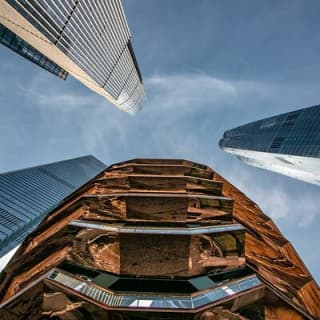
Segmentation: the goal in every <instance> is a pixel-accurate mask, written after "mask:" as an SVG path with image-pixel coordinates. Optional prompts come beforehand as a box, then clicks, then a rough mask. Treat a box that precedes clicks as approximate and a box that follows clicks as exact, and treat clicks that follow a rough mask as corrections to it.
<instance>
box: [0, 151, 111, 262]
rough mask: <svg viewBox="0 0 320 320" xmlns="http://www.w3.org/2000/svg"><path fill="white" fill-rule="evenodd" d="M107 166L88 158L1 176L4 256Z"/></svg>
mask: <svg viewBox="0 0 320 320" xmlns="http://www.w3.org/2000/svg"><path fill="white" fill-rule="evenodd" d="M105 167H106V166H105V165H104V164H103V163H102V162H100V161H99V160H97V159H96V158H94V157H93V156H85V157H81V158H76V159H70V160H65V161H60V162H55V163H51V164H47V165H42V166H38V167H34V168H28V169H23V170H19V171H14V172H8V173H3V174H0V257H1V256H3V255H5V254H6V253H7V252H9V251H10V250H11V249H13V248H15V247H16V246H17V245H19V244H20V243H21V242H22V241H23V239H24V238H25V237H26V236H27V235H28V234H29V233H30V232H32V231H33V230H34V229H35V228H36V227H37V225H38V224H39V223H40V222H41V220H42V219H43V217H44V216H45V215H46V214H47V212H48V211H50V210H52V209H53V208H54V207H55V206H56V205H57V204H58V203H59V202H60V201H62V200H63V199H64V198H66V197H67V196H68V195H70V194H71V193H72V192H73V191H75V190H76V189H77V188H79V187H80V186H82V185H83V184H85V183H86V182H88V181H89V180H90V179H92V178H93V177H95V176H96V175H97V174H98V173H100V172H101V171H102V170H103V169H105Z"/></svg>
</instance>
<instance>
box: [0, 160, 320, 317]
mask: <svg viewBox="0 0 320 320" xmlns="http://www.w3.org/2000/svg"><path fill="white" fill-rule="evenodd" d="M239 223H240V224H241V225H243V226H244V227H245V228H246V230H244V229H242V228H240V227H241V226H240V225H239ZM121 226H122V227H123V228H121ZM208 228H209V229H208ZM215 228H216V229H215ZM214 230H218V231H214ZM66 262H68V263H67V264H66ZM52 270H58V271H57V272H58V273H59V272H60V271H59V270H61V272H62V275H63V274H64V273H65V274H66V276H68V277H71V278H72V279H74V280H72V281H73V282H71V284H69V285H67V282H65V283H64V281H62V280H61V281H60V282H59V281H56V280H55V278H54V277H55V275H54V276H52V272H53V271H52ZM83 270H87V271H85V273H86V274H87V275H83V274H82V273H81V272H84V271H83ZM233 270H234V271H233ZM237 270H240V271H241V270H242V271H241V274H243V275H241V277H243V279H246V277H248V276H252V275H254V274H255V273H256V274H257V275H258V277H259V278H260V280H261V281H262V283H261V284H260V285H256V286H254V287H252V288H247V289H243V290H242V291H241V290H240V291H239V292H238V293H237V292H236V291H233V290H235V289H232V290H231V289H230V288H231V286H232V283H234V281H237V279H238V278H237V277H240V276H237V274H238V273H237V272H238V271H237ZM245 270H247V271H245ZM240 271H239V272H240ZM55 272H56V271H55ZM70 272H71V273H70ZM233 272H234V277H235V278H234V279H231V278H230V279H231V280H230V279H229V278H228V279H229V280H228V281H229V282H223V281H227V280H223V281H222V282H221V283H222V284H219V286H220V287H217V288H220V289H219V290H222V291H221V292H227V294H224V295H222V296H221V297H220V298H217V299H215V300H210V301H209V300H208V301H206V300H205V299H204V298H203V299H204V300H203V301H204V302H203V304H202V305H199V306H196V305H194V306H192V305H191V306H192V307H190V308H189V307H187V308H185V309H183V310H182V309H181V308H182V305H181V308H180V309H179V308H176V307H175V309H170V307H168V308H167V309H161V308H157V307H153V308H151V307H150V306H149V307H147V305H148V303H149V302H143V303H144V304H145V305H144V306H143V307H142V308H141V306H140V307H139V306H138V305H135V304H134V303H135V302H132V303H131V306H130V308H129V306H126V307H124V306H120V304H119V306H118V305H117V306H116V307H115V306H114V305H113V304H111V302H110V301H111V300H112V299H113V300H114V299H115V297H116V295H117V294H119V295H121V294H128V292H131V291H132V290H133V291H132V292H134V291H136V292H140V291H141V293H139V294H140V295H141V294H142V295H145V296H148V295H150V292H149V291H150V290H151V292H153V294H155V295H157V296H158V297H162V296H163V297H164V296H166V295H168V293H166V290H169V291H170V292H171V291H172V292H175V293H174V294H173V296H172V297H173V298H172V299H173V300H174V299H179V296H180V297H186V299H189V298H190V299H191V298H192V297H193V296H195V295H201V294H203V295H205V294H206V292H207V291H208V290H209V289H210V288H211V287H210V285H209V286H208V283H209V284H210V283H211V286H214V284H215V283H218V282H217V281H221V280H217V279H220V278H221V277H223V276H224V275H225V274H226V275H228V277H229V276H230V275H232V274H233ZM243 272H246V273H243ZM98 274H99V276H98V277H97V275H98ZM239 274H240V273H239ZM62 275H61V276H62ZM88 277H89V278H90V277H92V278H90V279H89V278H88ZM197 277H200V278H199V280H195V282H193V280H192V279H198V278H197ZM201 277H202V278H201ZM210 277H211V278H210ZM219 277H220V278H219ZM71 278H70V279H71ZM61 279H62V278H61ZM66 279H67V278H66ZM97 279H100V280H99V281H100V282H99V281H98V280H97ZM101 279H102V280H101ZM103 279H104V280H103ZM152 279H154V280H157V281H160V282H154V280H152ZM210 279H214V281H213V280H210ZM226 279H227V278H226ZM241 279H242V278H241ZM173 280H174V281H180V282H172V283H174V284H172V285H170V283H171V282H170V281H173ZM66 281H67V280H66ZM68 281H69V280H68ZM79 281H80V282H82V283H83V285H85V286H89V287H90V286H93V287H92V288H91V289H89V291H90V290H91V291H90V292H95V290H96V295H95V296H94V298H92V297H90V295H89V296H88V295H85V294H83V293H81V292H82V291H81V290H80V289H79V288H80V287H81V286H80V287H79V284H76V283H80V282H79ZM97 281H98V282H97ZM101 281H102V282H101ZM117 281H118V282H117ZM132 281H136V282H132ZM139 281H140V282H139ZM142 281H144V282H142ZM161 281H162V282H163V285H164V287H163V288H162V289H161V286H162V285H160V284H161ZM168 281H169V282H168ZM181 281H184V282H181ZM189 281H191V282H189ZM72 283H75V284H74V286H75V287H74V288H72V287H70V285H72ZM113 283H116V284H117V286H116V287H114V288H116V289H114V288H113V286H114V285H113ZM130 283H136V285H133V284H130ZM142 283H148V284H150V285H149V287H148V286H145V285H142ZM156 283H159V285H157V284H156ZM166 283H167V284H166ZM179 283H180V284H181V283H182V284H183V285H178V284H179ZM191 283H193V284H192V285H191ZM223 283H226V285H225V286H223ZM139 284H140V285H139ZM104 285H105V286H107V287H105V288H103V286H104ZM101 286H102V287H101ZM174 286H177V287H176V288H174ZM179 286H180V287H179ZM192 286H194V287H192ZM206 286H207V287H206ZM189 287H190V288H191V287H192V288H194V289H192V290H193V291H194V292H193V291H190V293H189V291H188V290H189V289H190V288H189ZM77 288H78V289H77ZM95 288H102V291H101V292H100V291H99V290H100V289H99V290H98V291H97V289H95ZM106 288H107V289H106ZM143 288H144V289H143ZM164 288H167V289H164ZM179 288H180V289H179ZM188 288H189V289H188ZM212 288H215V287H212ZM235 288H236V287H235ZM77 290H78V291H77ZM79 290H80V291H79ZM103 290H105V292H107V293H108V292H109V293H108V294H109V295H110V294H111V296H110V299H111V300H110V301H109V300H108V299H109V298H108V299H106V300H104V299H103V298H102V294H103V292H104V291H103ZM114 290H115V291H114ZM117 290H118V291H117ZM119 290H120V291H119ZM130 290H131V291H130ZM144 290H147V291H146V292H145V291H144ZM157 290H160V291H159V292H158V291H157ZM161 290H162V291H161ZM179 290H182V291H181V292H180V291H179ZM183 290H186V291H183ZM210 290H213V289H210ZM127 291H128V292H127ZM126 292H127V293H126ZM148 292H149V293H148ZM179 292H180V293H179ZM208 292H209V291H208ZM29 295H30V296H32V297H33V295H35V296H36V297H35V298H32V299H33V300H32V301H30V300H28V299H27V296H29ZM211 296H213V293H212V295H211ZM174 297H176V298H174ZM177 297H178V298H177ZM188 297H189V298H188ZM204 297H205V296H204ZM217 297H219V295H218V296H217ZM0 299H1V301H2V304H1V305H0V319H10V320H11V319H48V318H50V317H51V318H52V319H137V318H139V319H202V320H204V319H206V320H209V319H229V320H232V319H234V320H246V319H269V320H271V319H272V320H278V319H279V320H280V319H293V320H300V319H306V318H309V319H318V318H319V317H320V304H319V301H320V295H319V288H318V286H317V284H316V282H315V281H314V280H313V278H312V276H311V275H310V273H309V272H308V270H307V269H306V267H305V266H304V264H303V262H302V261H301V259H300V258H299V256H298V255H297V253H296V252H295V250H294V249H293V247H292V246H291V244H290V243H289V242H288V241H287V240H286V239H285V238H284V237H283V236H282V234H281V233H280V231H279V230H278V229H277V227H276V226H275V224H274V223H273V222H272V221H271V219H269V218H268V217H267V216H266V215H265V214H264V213H263V212H262V211H261V210H260V209H259V207H258V206H257V205H256V204H255V203H254V202H252V201H251V200H250V199H248V198H247V197H246V196H245V195H244V194H243V193H242V192H240V191H239V190H238V189H236V188H235V187H234V186H233V185H231V184H230V183H229V182H228V181H226V180H225V179H224V178H223V177H221V176H220V175H218V174H217V173H214V172H213V171H212V170H211V169H210V168H209V167H207V166H204V165H201V164H197V163H193V162H189V161H185V160H170V159H162V160H153V159H136V160H132V161H129V162H123V163H119V164H115V165H113V166H111V167H110V168H109V169H108V170H106V171H105V172H104V173H103V174H101V175H100V176H99V177H97V178H96V179H95V181H94V182H93V183H90V184H88V185H86V186H84V187H83V188H81V189H80V190H78V191H77V192H75V193H74V194H73V195H72V196H71V197H69V198H68V199H66V201H65V202H64V203H63V204H61V206H60V207H58V208H57V209H55V210H54V211H52V212H51V213H50V214H49V215H48V216H47V218H46V219H45V220H44V221H43V222H42V224H41V225H40V226H39V227H38V228H37V230H35V232H33V234H31V235H30V236H29V237H28V238H27V239H26V241H25V242H24V243H23V245H22V246H21V247H20V249H19V250H18V252H17V253H16V254H15V256H14V257H13V259H12V260H11V262H10V263H9V265H8V266H7V267H6V269H5V270H4V272H3V273H2V274H1V278H0ZM117 299H118V298H117ZM192 299H193V298H192ZM108 301H109V302H108ZM117 301H118V300H117ZM119 301H120V300H119ZM146 301H149V300H146ZM195 301H196V300H195ZM177 306H178V305H177Z"/></svg>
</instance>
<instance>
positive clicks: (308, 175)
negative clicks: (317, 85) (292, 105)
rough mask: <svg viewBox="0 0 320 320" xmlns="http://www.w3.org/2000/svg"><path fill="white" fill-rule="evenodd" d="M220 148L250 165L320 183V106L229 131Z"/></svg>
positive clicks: (224, 136)
mask: <svg viewBox="0 0 320 320" xmlns="http://www.w3.org/2000/svg"><path fill="white" fill-rule="evenodd" d="M220 147H221V148H222V149H223V150H225V151H226V152H230V153H233V154H235V155H237V156H238V158H239V159H240V160H242V161H244V162H246V163H248V164H251V165H254V166H258V167H262V168H267V169H270V170H273V171H276V172H279V173H283V174H286V175H289V176H293V177H295V178H298V179H301V180H305V181H309V182H312V183H316V184H320V180H319V178H320V177H317V175H319V172H320V161H319V159H320V105H317V106H313V107H309V108H304V109H300V110H296V111H292V112H288V113H284V114H281V115H277V116H274V117H270V118H266V119H262V120H259V121H255V122H252V123H248V124H246V125H243V126H240V127H237V128H235V129H232V130H228V131H226V132H225V133H224V135H223V138H222V139H221V140H220Z"/></svg>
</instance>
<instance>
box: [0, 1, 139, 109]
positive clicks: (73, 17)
mask: <svg viewBox="0 0 320 320" xmlns="http://www.w3.org/2000/svg"><path fill="white" fill-rule="evenodd" d="M0 26H1V27H0V39H1V40H0V42H2V43H3V44H5V45H6V46H7V47H9V48H11V49H13V50H14V51H15V52H17V53H19V54H20V55H22V56H23V57H25V58H27V59H28V60H31V61H32V62H34V63H36V64H38V65H39V66H41V67H42V68H45V69H46V70H48V71H50V72H52V73H54V74H56V75H58V76H60V77H61V78H63V79H65V78H66V76H67V74H68V73H70V74H71V75H72V76H74V77H75V78H77V79H78V80H79V81H81V82H82V83H83V84H84V85H86V86H87V87H89V88H90V89H91V90H93V91H95V92H96V93H98V94H100V95H102V96H104V97H105V98H107V99H108V100H109V101H110V102H111V103H113V104H114V105H116V106H117V107H118V108H120V109H121V110H123V111H126V112H129V113H134V112H135V111H136V110H137V109H138V108H139V106H140V104H141V101H142V99H143V96H144V90H143V85H142V77H141V73H140V71H139V67H138V64H137V61H136V58H135V55H134V51H133V48H132V45H131V35H130V32H129V28H128V25H127V22H126V18H125V15H124V12H123V8H122V5H121V1H120V0H107V1H105V0H97V1H88V0H82V1H79V0H75V1H73V0H67V1H65V0H63V1H62V0H59V1H46V0H41V1H36V0H28V1H25V0H0ZM3 31H5V33H4V34H3V35H2V36H1V32H3ZM6 37H8V39H6Z"/></svg>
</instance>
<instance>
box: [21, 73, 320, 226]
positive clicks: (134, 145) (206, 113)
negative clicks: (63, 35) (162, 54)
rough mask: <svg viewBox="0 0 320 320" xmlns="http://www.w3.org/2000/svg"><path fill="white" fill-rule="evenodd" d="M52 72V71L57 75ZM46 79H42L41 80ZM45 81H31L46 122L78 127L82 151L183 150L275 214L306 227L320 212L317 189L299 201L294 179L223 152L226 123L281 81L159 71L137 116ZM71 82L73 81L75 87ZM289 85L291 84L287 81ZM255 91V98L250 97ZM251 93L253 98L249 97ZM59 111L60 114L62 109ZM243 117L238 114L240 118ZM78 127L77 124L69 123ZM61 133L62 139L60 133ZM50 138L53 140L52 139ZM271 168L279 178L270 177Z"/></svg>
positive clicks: (151, 153) (106, 154)
mask: <svg viewBox="0 0 320 320" xmlns="http://www.w3.org/2000/svg"><path fill="white" fill-rule="evenodd" d="M50 80H51V79H50ZM40 84H41V85H40ZM58 85H59V87H52V86H51V87H49V86H47V85H46V78H43V77H39V78H35V79H34V80H33V81H32V82H30V83H29V84H28V86H26V87H25V88H24V90H25V94H26V96H28V95H30V94H31V95H32V99H33V101H36V105H35V106H34V107H36V108H37V110H39V111H40V113H41V116H42V119H43V121H44V122H50V123H51V122H53V123H55V122H57V121H60V123H61V121H62V123H63V124H64V126H63V127H61V125H60V126H59V130H61V131H60V132H57V133H56V134H57V137H56V139H58V141H59V139H61V138H62V137H65V136H68V134H70V130H75V131H76V137H77V141H76V144H77V145H78V147H77V149H78V150H81V153H83V152H88V153H93V154H96V155H98V156H100V157H101V158H102V159H103V160H105V161H107V162H109V161H110V162H114V161H118V160H124V159H126V158H128V157H139V156H140V157H179V158H188V159H192V160H195V161H200V162H204V163H208V164H210V165H212V166H213V167H218V168H219V169H220V170H221V173H222V174H224V175H226V177H227V178H229V179H230V180H231V182H233V183H234V184H235V185H237V186H238V187H239V188H240V189H241V190H243V191H244V192H246V193H247V194H248V195H249V196H251V197H252V198H253V200H254V201H256V202H257V203H258V204H259V205H260V207H261V208H262V209H263V210H264V211H265V212H266V213H267V214H268V215H269V216H270V217H272V218H273V219H275V220H279V221H280V220H281V221H284V220H290V221H296V223H297V225H299V226H301V227H305V226H308V225H310V224H311V223H313V221H314V220H315V219H316V217H319V215H320V212H319V210H318V209H317V207H316V206H314V205H313V204H314V203H316V202H317V197H318V194H316V193H315V192H309V193H308V192H307V191H306V192H304V194H303V198H304V199H307V200H308V201H303V202H302V201H300V198H298V197H297V192H295V191H293V190H292V189H291V187H290V182H291V181H290V180H289V181H288V182H286V180H285V178H283V177H281V176H279V175H274V174H273V175H272V174H271V173H266V172H262V171H261V170H260V171H259V170H257V169H255V168H252V167H249V166H246V165H244V164H242V163H240V162H239V161H238V160H237V159H236V158H235V157H233V156H230V155H226V154H224V153H222V152H221V151H220V150H219V149H218V146H217V142H218V140H219V138H220V136H221V133H222V132H223V130H224V129H226V128H228V126H231V124H230V125H229V124H228V121H229V118H232V121H235V119H237V117H235V116H234V114H233V113H235V112H237V113H238V114H239V116H238V118H239V119H240V118H241V116H244V112H243V111H246V112H248V113H253V114H259V112H260V111H261V110H259V109H258V110H256V109H257V108H259V104H258V102H260V101H265V99H266V97H267V96H268V97H269V98H268V99H269V100H272V99H273V95H274V94H275V92H278V91H279V90H280V91H281V89H279V88H277V87H275V86H273V85H272V84H266V83H258V82H256V83H255V82H249V81H233V80H226V79H219V78H216V77H212V76H210V75H208V74H200V73H194V74H171V75H165V74H162V75H159V74H157V75H153V76H150V77H148V78H146V79H145V86H146V92H147V100H146V101H145V104H144V109H143V110H142V111H141V112H139V113H138V114H137V115H136V116H134V117H132V116H130V115H127V114H125V113H123V112H121V111H119V110H117V109H115V108H114V107H112V106H110V105H109V103H108V102H107V101H106V100H105V99H103V98H101V97H99V96H98V95H95V94H92V93H91V92H90V91H88V93H87V94H83V91H81V92H82V93H81V94H77V92H75V91H72V92H70V91H67V89H65V87H64V86H63V85H64V83H63V82H60V83H58ZM68 90H70V89H68ZM286 90H287V88H286ZM250 97H251V100H250V99H249V98H250ZM243 101H246V104H244V103H243ZM59 115H60V116H59ZM240 123H241V120H239V121H238V124H240ZM70 128H71V129H70ZM56 139H55V140H56ZM48 143H50V142H48ZM270 175H272V179H273V180H272V182H271V179H270V178H269V177H270Z"/></svg>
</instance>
